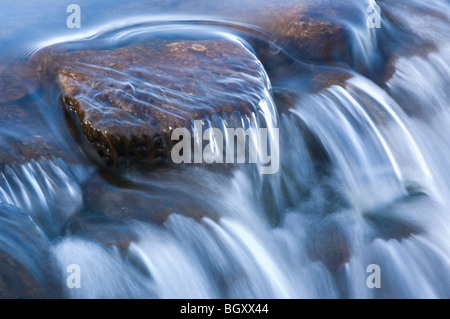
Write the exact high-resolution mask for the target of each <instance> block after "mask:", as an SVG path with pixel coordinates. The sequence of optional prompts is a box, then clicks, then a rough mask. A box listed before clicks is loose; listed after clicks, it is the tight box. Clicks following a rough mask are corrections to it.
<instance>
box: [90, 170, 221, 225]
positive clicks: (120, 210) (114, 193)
mask: <svg viewBox="0 0 450 319" xmlns="http://www.w3.org/2000/svg"><path fill="white" fill-rule="evenodd" d="M105 180H106V181H108V183H105ZM199 195H201V194H199ZM83 197H84V201H85V205H86V209H87V210H88V211H89V212H90V213H94V214H100V215H103V216H107V217H108V218H109V219H111V220H112V221H115V222H118V223H123V222H126V221H130V220H133V219H137V220H141V221H146V222H151V223H155V224H158V225H162V224H164V222H165V221H166V220H167V218H169V217H170V215H172V214H179V215H183V216H186V217H190V218H192V219H195V220H196V221H198V222H200V220H201V219H202V218H203V217H208V218H210V219H213V220H217V219H218V218H219V216H220V215H219V214H218V212H217V211H216V209H215V208H213V207H210V206H208V205H207V204H206V203H202V202H201V201H195V200H193V199H192V197H191V196H190V195H188V193H185V192H183V191H180V190H177V189H176V188H174V189H173V190H172V192H170V191H169V192H168V191H167V189H166V188H162V187H158V186H152V185H139V184H136V183H131V182H130V181H128V180H126V179H123V178H121V177H118V176H114V175H113V174H111V173H109V172H103V174H98V175H94V176H93V177H92V178H91V179H90V180H89V181H88V182H87V183H86V185H85V186H84V196H83Z"/></svg>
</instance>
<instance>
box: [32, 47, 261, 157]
mask: <svg viewBox="0 0 450 319" xmlns="http://www.w3.org/2000/svg"><path fill="white" fill-rule="evenodd" d="M38 59H40V61H41V66H40V70H41V72H42V79H43V80H46V81H48V82H50V83H51V82H52V81H53V80H56V83H57V85H58V87H59V90H60V91H61V103H62V104H63V107H64V109H65V110H66V111H68V112H72V111H75V112H76V116H72V117H71V118H72V119H74V120H75V121H79V123H80V125H81V129H82V132H83V133H84V135H85V136H86V137H87V139H88V140H89V142H90V143H91V144H92V145H94V146H95V147H96V149H97V150H98V153H99V154H100V156H101V157H102V158H104V159H105V160H106V161H107V162H108V161H110V162H111V161H112V162H114V163H115V164H116V165H117V164H118V163H119V161H120V160H121V159H122V158H125V159H127V160H132V159H137V160H150V161H151V160H155V159H159V160H161V159H162V160H163V161H165V160H167V159H168V154H169V150H170V147H171V145H172V144H173V142H172V141H171V140H170V135H171V132H172V131H173V129H175V128H177V127H182V128H188V129H190V128H191V125H192V121H193V120H195V119H205V118H211V117H212V116H213V115H218V116H219V117H222V116H228V115H231V114H232V113H233V112H234V113H236V112H237V113H238V114H239V115H240V116H245V115H247V116H250V115H251V114H252V113H253V112H256V111H257V110H258V104H259V103H260V102H261V97H262V96H267V93H266V92H267V83H266V80H267V78H266V74H265V72H264V69H263V68H262V66H261V65H260V63H259V61H258V60H257V58H256V57H255V56H254V55H253V54H252V53H251V52H250V51H249V50H248V49H247V48H246V47H245V46H244V45H243V44H241V43H239V42H237V41H230V40H227V39H216V40H198V41H176V42H175V41H172V42H170V41H156V42H148V43H143V44H136V45H130V46H125V47H121V48H118V49H113V50H83V51H73V52H60V53H55V51H53V50H50V52H42V53H41V54H39V55H38ZM72 114H73V113H72Z"/></svg>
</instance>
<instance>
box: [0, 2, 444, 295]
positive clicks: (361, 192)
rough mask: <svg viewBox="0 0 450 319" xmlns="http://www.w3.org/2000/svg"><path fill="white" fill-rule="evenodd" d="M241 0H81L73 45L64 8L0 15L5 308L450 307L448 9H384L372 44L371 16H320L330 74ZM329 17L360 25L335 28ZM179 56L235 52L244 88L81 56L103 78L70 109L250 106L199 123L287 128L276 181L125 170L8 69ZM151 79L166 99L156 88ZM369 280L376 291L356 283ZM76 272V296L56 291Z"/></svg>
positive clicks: (20, 8) (6, 6) (180, 169)
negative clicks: (438, 302) (175, 302)
mask: <svg viewBox="0 0 450 319" xmlns="http://www.w3.org/2000/svg"><path fill="white" fill-rule="evenodd" d="M21 2H22V3H21ZM38 2H39V3H42V4H41V6H38V5H37V4H36V3H38ZM56 2H58V4H57V5H56V4H55V3H56ZM73 2H76V1H73ZM240 2H242V3H241V4H240V5H241V6H242V8H241V9H242V10H240V9H239V7H237V6H238V5H239V1H234V0H232V1H229V2H227V1H210V2H207V3H206V2H205V3H203V2H202V3H200V1H198V2H195V1H172V2H171V1H154V3H153V4H152V1H144V0H137V1H134V2H133V4H129V3H128V2H126V1H117V3H116V1H114V5H113V4H112V3H110V2H108V1H82V0H79V1H78V2H77V3H78V4H79V5H80V7H81V8H82V11H81V14H82V20H81V21H82V25H81V28H80V29H68V28H67V27H66V18H67V16H68V15H69V14H70V13H66V10H65V9H66V7H67V5H68V4H69V3H71V2H67V3H64V2H63V3H62V4H61V1H51V0H43V1H26V0H24V1H9V0H7V1H2V3H1V4H0V21H1V22H2V25H3V29H2V30H1V31H0V74H3V76H1V77H0V78H1V81H2V87H1V90H0V124H1V126H0V142H1V143H0V158H1V160H0V296H1V297H13V298H16V297H63V298H449V297H450V214H449V213H450V196H449V194H450V156H449V154H450V138H449V137H450V109H449V105H450V90H449V89H448V85H449V84H450V4H449V2H448V1H446V0H434V1H426V2H425V1H420V0H398V1H395V0H386V1H379V5H380V7H381V9H382V17H381V18H382V24H381V28H374V29H371V28H368V26H367V24H366V18H367V15H368V13H367V12H366V8H367V6H368V5H369V4H374V2H373V1H350V0H349V1H332V0H327V1H325V0H324V1H318V2H319V6H322V7H323V8H324V10H323V12H319V11H317V12H316V13H315V14H317V16H319V17H320V18H326V19H328V20H327V21H332V22H333V23H334V24H336V25H339V26H343V27H344V28H345V30H346V36H347V37H348V38H347V40H346V41H343V42H344V45H345V48H344V50H343V51H342V52H343V53H342V56H340V55H338V56H335V55H334V56H332V57H331V58H330V57H324V58H323V59H318V58H310V57H308V56H306V55H302V53H301V52H300V53H299V52H298V51H297V50H296V47H294V46H293V45H292V42H286V41H277V38H276V32H271V31H270V30H268V29H266V26H267V28H270V24H267V25H265V24H264V23H259V22H258V21H254V20H257V19H258V18H257V17H258V15H257V14H255V18H254V19H253V18H252V12H261V11H264V6H265V5H266V4H267V5H268V4H270V3H273V2H274V1H266V0H265V1H262V2H261V1H259V2H258V1H253V0H246V1H240ZM280 2H281V3H283V4H284V3H285V2H286V3H289V1H280ZM290 2H291V3H292V1H290ZM293 2H294V3H303V2H304V3H305V5H309V4H310V3H314V1H303V0H297V1H293ZM352 2H355V3H352ZM189 3H191V5H189ZM192 3H194V4H192ZM339 3H341V4H339ZM342 3H345V5H344V4H342ZM339 5H342V6H344V7H345V6H349V7H350V9H348V10H350V11H351V12H352V13H349V14H348V15H342V16H339V15H337V14H336V12H339V11H338V9H336V8H339ZM27 6H28V7H27ZM327 6H328V7H327ZM44 7H45V8H44ZM326 8H331V9H330V11H328V10H325V9H326ZM345 12H347V11H345ZM28 15H29V17H28ZM263 16H264V15H263ZM269 16H270V15H269ZM261 19H262V18H261ZM205 39H206V40H205ZM184 40H188V41H213V42H214V41H216V42H214V43H219V44H224V45H226V46H229V47H232V48H236V50H241V51H242V52H243V54H245V57H246V59H247V60H244V62H243V63H242V64H240V61H238V62H234V60H231V59H230V60H229V61H231V62H228V63H229V64H231V65H229V67H230V68H231V70H232V71H233V72H235V73H236V72H242V70H244V71H245V72H248V74H246V75H245V77H243V78H234V77H233V76H232V74H234V73H230V74H231V75H228V73H226V71H224V72H225V73H224V74H227V76H225V75H223V76H222V77H221V78H213V77H211V79H208V78H207V77H208V76H209V74H210V73H208V72H211V74H214V73H215V72H219V71H220V69H221V68H224V67H223V66H222V65H221V64H220V63H221V62H220V61H219V62H217V60H216V58H214V59H212V58H211V59H209V60H204V61H203V63H206V62H205V61H208V63H210V64H211V65H212V64H214V63H216V62H217V63H218V64H217V65H212V66H211V68H208V66H205V70H206V71H205V73H204V77H205V78H207V81H206V82H196V83H200V84H198V86H199V88H198V90H197V91H196V94H197V95H195V94H192V93H191V94H188V93H187V91H188V89H189V88H188V87H189V85H190V84H189V85H187V86H183V85H184V84H183V81H182V80H180V81H179V83H178V82H177V81H178V80H179V78H178V77H177V76H174V75H173V74H177V73H174V72H177V68H179V67H178V66H177V65H175V64H174V65H171V63H170V61H168V62H167V61H165V60H164V59H162V60H161V61H159V60H158V62H155V64H154V68H150V69H145V70H144V69H140V70H138V71H136V72H138V73H133V75H131V74H126V73H124V72H122V71H120V70H119V71H118V70H114V67H115V66H111V68H110V69H109V68H106V67H103V66H102V67H95V66H94V64H95V63H98V64H99V65H101V63H102V62H101V59H98V60H95V59H91V58H87V59H86V60H89V63H91V64H89V63H87V62H82V63H81V62H79V61H81V59H82V55H80V57H79V56H76V59H78V60H77V61H78V62H79V63H81V65H82V66H83V69H82V70H83V72H85V74H88V75H89V76H93V77H95V78H96V79H99V78H101V77H104V79H102V81H103V82H102V83H103V84H102V85H103V86H104V87H101V88H99V86H97V89H98V92H97V91H93V92H88V91H86V92H84V91H83V89H81V91H82V92H84V93H82V94H81V95H80V96H82V98H81V100H82V101H84V102H85V103H88V104H90V105H94V108H96V107H98V106H97V103H102V101H104V100H105V98H104V97H103V96H102V95H101V92H100V91H101V90H110V92H112V93H111V94H112V96H113V98H116V99H117V100H119V101H120V102H124V103H128V102H129V103H138V104H139V103H143V104H144V103H145V102H143V101H149V100H151V101H152V103H155V104H158V103H160V104H161V105H163V104H164V103H169V104H170V103H171V104H175V105H179V104H181V103H184V105H185V106H184V107H186V109H188V110H189V112H191V111H192V112H194V111H198V110H200V111H202V110H206V111H208V112H209V110H210V109H214V110H215V109H217V108H218V107H220V106H221V105H223V104H227V103H230V104H231V103H235V104H237V105H243V103H244V102H243V101H245V103H247V104H246V109H248V110H250V111H249V112H250V114H251V116H244V115H242V114H240V113H239V112H238V113H236V112H233V113H231V114H228V115H227V114H221V115H217V114H216V113H207V114H208V116H206V117H205V118H203V119H202V120H203V122H204V123H206V126H210V127H218V128H221V129H222V130H223V128H224V127H225V126H227V125H230V124H234V126H235V127H242V128H244V129H245V128H248V127H256V128H258V127H264V128H269V138H271V137H272V138H273V137H274V135H273V134H274V129H275V128H276V129H279V146H278V145H276V147H279V169H278V171H277V172H276V173H275V174H267V175H262V174H260V173H259V170H258V165H252V164H248V165H247V164H235V165H229V164H219V163H216V164H210V165H209V164H182V165H176V164H172V165H163V164H157V165H145V164H141V165H130V166H127V167H126V168H124V169H121V170H117V169H116V168H115V167H114V165H105V164H104V163H103V162H102V160H101V158H100V157H99V156H98V154H96V153H95V151H93V149H92V148H90V145H87V144H88V143H86V140H83V139H82V138H80V137H79V136H77V135H76V134H73V131H74V128H73V127H70V124H68V123H69V122H68V120H67V114H65V113H64V112H63V109H62V108H61V106H60V102H61V99H60V97H61V93H60V92H59V91H58V89H57V88H55V86H53V84H52V83H50V85H47V84H45V83H43V80H42V78H39V80H37V81H36V79H35V78H33V75H30V73H29V71H23V72H22V71H20V70H22V69H21V68H20V67H21V66H34V64H33V63H35V62H34V61H36V59H37V58H39V57H40V54H41V53H42V52H45V50H46V49H48V48H53V47H55V48H59V47H62V48H64V49H67V50H68V52H69V53H67V55H66V56H69V54H70V51H76V50H87V51H86V52H91V51H89V50H99V51H105V52H106V51H108V50H112V52H116V51H114V50H115V49H118V50H120V48H122V47H123V46H127V45H129V44H134V43H137V44H138V45H141V44H142V43H144V44H142V47H145V45H146V44H145V43H151V45H150V46H149V47H145V48H151V50H156V51H157V50H158V48H160V46H159V45H160V44H159V43H160V42H161V43H166V42H167V41H169V42H173V43H179V42H180V41H184ZM164 41H166V42H164ZM155 43H156V44H155ZM167 43H168V42H167ZM201 43H204V42H201ZM205 43H206V42H205ZM58 46H59V47H58ZM261 47H262V48H264V50H259V49H257V48H261ZM138 48H140V47H138ZM195 48H198V49H199V50H203V49H202V48H203V46H197V47H195ZM117 52H122V51H117ZM127 52H128V51H127ZM139 52H140V51H139ZM133 57H134V58H136V61H137V60H138V59H141V56H139V55H137V54H136V55H133ZM109 58H111V56H108V59H109ZM113 58H114V59H115V58H116V56H114V57H113ZM119 58H120V57H119ZM111 59H112V58H111ZM253 59H254V62H253ZM114 61H116V60H114ZM227 61H228V60H227ZM50 64H51V63H50ZM43 65H44V64H43ZM46 65H47V64H45V65H44V66H46ZM111 65H112V64H111ZM225 67H227V65H225ZM246 68H247V69H246ZM16 70H19V71H16ZM26 70H28V69H26ZM168 70H169V71H168ZM40 71H41V69H39V72H40ZM1 72H3V73H1ZM158 72H161V73H160V74H162V80H161V81H165V82H170V83H177V85H173V86H172V85H169V86H168V87H163V85H161V82H158V81H159V78H161V76H159V75H158V77H159V78H158V81H157V80H149V77H151V76H152V74H153V73H158ZM165 72H167V73H165ZM183 72H184V71H183ZM184 74H185V76H186V77H187V78H189V79H191V78H195V76H196V74H195V73H194V71H192V73H191V72H190V71H186V72H185V73H184ZM152 79H153V78H152ZM200 80H201V79H200ZM200 80H199V81H200ZM152 81H153V82H152ZM192 81H194V80H192ZM189 83H191V82H189ZM250 83H251V84H250ZM324 83H325V84H324ZM224 86H225V87H226V89H223V87H224ZM118 87H119V88H120V87H122V88H123V89H118ZM16 88H19V89H18V90H16ZM20 88H23V90H24V92H25V93H24V94H16V93H15V92H16V91H20V90H21V89H20ZM108 94H110V93H108ZM108 98H110V97H109V96H108ZM230 101H231V102H230ZM158 105H159V104H158ZM155 109H156V110H157V111H161V110H163V112H166V111H167V109H162V108H157V107H155ZM200 111H199V112H200ZM206 111H205V112H206ZM167 112H168V113H170V114H169V115H170V116H172V115H173V116H174V117H175V118H182V117H183V116H185V114H186V112H185V110H184V109H183V110H178V109H172V110H170V109H169V111H167ZM118 125H119V126H120V125H124V123H123V122H122V123H119V124H118ZM223 131H224V130H223ZM227 138H229V137H227V136H226V135H225V136H224V139H225V141H226V140H227ZM193 139H194V142H196V143H201V139H200V137H199V136H196V135H194V136H193ZM272 141H273V142H274V141H275V140H272ZM275 142H276V141H275ZM275 142H274V143H275ZM274 147H275V145H273V146H272V151H274ZM259 151H261V150H259ZM372 264H376V265H378V266H379V267H380V268H379V269H380V270H381V275H380V276H381V277H380V281H381V287H380V288H369V287H368V285H367V278H368V276H369V275H370V273H369V272H367V267H368V266H369V265H372ZM70 265H77V266H78V267H79V270H80V271H81V273H80V274H81V275H80V283H81V286H80V288H76V287H75V288H70V287H69V285H67V278H68V277H69V276H70V275H71V271H69V272H68V266H70ZM69 269H72V268H70V267H69ZM11 287H14V289H11Z"/></svg>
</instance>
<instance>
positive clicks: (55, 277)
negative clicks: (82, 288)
mask: <svg viewBox="0 0 450 319" xmlns="http://www.w3.org/2000/svg"><path fill="white" fill-rule="evenodd" d="M0 232H1V236H0V265H1V267H0V298H57V297H61V296H62V293H61V287H60V286H59V283H58V281H59V280H60V278H59V270H57V269H56V267H55V265H54V262H53V261H52V259H51V257H50V256H51V255H50V243H49V242H48V241H47V240H46V238H45V237H44V236H43V235H42V233H41V232H40V231H39V230H38V228H37V227H36V225H35V224H34V223H33V222H32V221H31V219H29V217H28V216H27V215H26V214H25V213H24V212H22V211H21V210H20V209H18V208H17V207H14V206H12V205H7V204H0Z"/></svg>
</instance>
